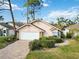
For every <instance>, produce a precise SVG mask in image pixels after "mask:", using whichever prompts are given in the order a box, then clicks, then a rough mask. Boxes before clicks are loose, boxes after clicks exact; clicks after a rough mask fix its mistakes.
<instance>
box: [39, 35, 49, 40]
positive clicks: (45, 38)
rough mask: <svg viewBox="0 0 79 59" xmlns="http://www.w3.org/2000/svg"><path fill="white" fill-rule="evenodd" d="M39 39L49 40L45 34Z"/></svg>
mask: <svg viewBox="0 0 79 59" xmlns="http://www.w3.org/2000/svg"><path fill="white" fill-rule="evenodd" d="M39 40H48V37H45V36H43V37H41V38H40V39H39Z"/></svg>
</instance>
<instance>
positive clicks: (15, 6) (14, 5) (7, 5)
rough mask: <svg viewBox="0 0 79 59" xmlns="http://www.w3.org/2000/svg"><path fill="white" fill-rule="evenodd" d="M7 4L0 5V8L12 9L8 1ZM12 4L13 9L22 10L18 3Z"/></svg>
mask: <svg viewBox="0 0 79 59" xmlns="http://www.w3.org/2000/svg"><path fill="white" fill-rule="evenodd" d="M6 3H7V4H4V5H2V6H0V8H2V9H10V7H9V3H8V2H6ZM11 6H12V9H13V10H21V9H22V8H20V7H19V6H18V5H16V4H11Z"/></svg>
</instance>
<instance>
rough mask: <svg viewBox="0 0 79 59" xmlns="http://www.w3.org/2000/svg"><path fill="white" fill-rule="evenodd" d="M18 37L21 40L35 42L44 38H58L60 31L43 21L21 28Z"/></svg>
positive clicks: (35, 21)
mask: <svg viewBox="0 0 79 59" xmlns="http://www.w3.org/2000/svg"><path fill="white" fill-rule="evenodd" d="M17 30H18V35H17V37H18V38H19V39H20V40H34V39H39V38H40V37H42V36H47V37H48V36H58V35H59V29H58V28H56V27H55V26H52V25H51V24H49V23H48V22H45V21H43V20H34V21H32V22H30V23H29V24H24V25H23V26H21V27H19V28H18V29H17Z"/></svg>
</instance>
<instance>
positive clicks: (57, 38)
mask: <svg viewBox="0 0 79 59" xmlns="http://www.w3.org/2000/svg"><path fill="white" fill-rule="evenodd" d="M48 38H49V40H53V41H54V42H55V43H61V42H63V40H62V39H61V38H59V37H57V36H49V37H48Z"/></svg>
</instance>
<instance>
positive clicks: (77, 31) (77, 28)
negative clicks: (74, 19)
mask: <svg viewBox="0 0 79 59" xmlns="http://www.w3.org/2000/svg"><path fill="white" fill-rule="evenodd" d="M66 29H68V30H69V32H73V33H74V36H76V35H79V24H74V25H71V26H69V27H67V28H66Z"/></svg>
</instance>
